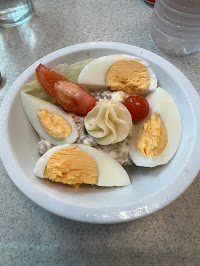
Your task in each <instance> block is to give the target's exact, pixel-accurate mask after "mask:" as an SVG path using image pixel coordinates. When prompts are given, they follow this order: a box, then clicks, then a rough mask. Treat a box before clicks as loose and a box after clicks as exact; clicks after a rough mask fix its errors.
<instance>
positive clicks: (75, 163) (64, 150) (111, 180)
mask: <svg viewBox="0 0 200 266" xmlns="http://www.w3.org/2000/svg"><path fill="white" fill-rule="evenodd" d="M34 173H35V175H36V176H38V177H41V178H47V179H49V180H52V181H54V182H60V183H64V184H68V185H71V186H74V187H79V186H80V184H83V183H85V184H91V185H97V186H105V187H113V186H127V185H129V184H130V179H129V177H128V174H127V172H126V171H125V170H124V168H123V167H122V166H121V165H120V164H119V163H118V162H116V161H115V160H114V159H112V158H111V157H109V156H108V155H106V154H105V153H104V152H102V151H99V150H97V149H95V148H92V147H90V146H86V145H83V144H66V145H59V146H55V147H53V148H52V149H50V150H48V151H47V152H46V153H45V154H44V155H43V156H42V157H40V159H39V160H38V161H37V163H36V166H35V170H34Z"/></svg>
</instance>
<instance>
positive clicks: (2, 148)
mask: <svg viewBox="0 0 200 266" xmlns="http://www.w3.org/2000/svg"><path fill="white" fill-rule="evenodd" d="M91 49H97V50H98V49H113V50H121V53H123V52H124V53H130V54H134V52H136V51H137V52H140V53H141V54H143V55H144V54H147V55H148V56H150V57H153V58H155V59H156V60H158V61H160V62H162V63H165V64H166V63H167V64H168V66H169V68H167V69H166V71H168V72H172V71H175V72H176V77H177V78H180V79H181V80H182V82H184V84H185V85H186V86H185V88H186V89H185V90H184V92H185V93H186V95H187V96H188V99H189V102H190V104H191V105H192V111H193V115H194V116H193V118H194V127H195V132H194V140H193V143H194V145H193V149H192V151H191V153H190V156H189V158H188V161H187V162H188V163H187V165H185V167H184V169H183V171H182V172H181V173H180V175H179V176H178V177H177V178H176V179H175V180H174V181H173V182H172V183H170V184H169V186H168V187H167V188H165V189H164V191H160V192H158V193H156V194H154V195H152V196H151V197H150V198H148V199H146V200H144V201H143V203H142V204H141V205H140V207H138V206H134V203H133V204H129V205H127V207H126V208H119V207H111V208H85V207H78V206H72V205H69V204H66V203H65V204H64V203H63V202H61V201H60V200H56V201H55V199H53V198H51V197H50V196H49V195H43V194H42V193H40V191H38V190H37V189H36V188H32V189H31V190H30V189H29V184H28V183H29V181H28V179H27V178H26V175H25V174H24V173H23V171H22V170H21V169H20V167H19V166H18V164H17V162H16V160H15V155H14V152H13V150H12V146H11V144H10V143H9V138H8V135H9V134H8V128H7V120H8V115H9V110H10V108H11V106H12V103H13V101H14V99H15V97H16V96H17V94H18V92H19V89H20V87H21V85H22V84H23V80H25V79H26V78H27V77H29V76H30V73H31V74H32V73H33V69H35V68H36V67H37V66H38V64H39V63H41V62H42V63H43V64H47V63H48V62H51V61H52V60H54V59H56V58H58V57H62V56H64V55H67V54H71V53H73V52H77V51H88V50H91ZM8 102H9V103H10V104H9V105H8V104H7V103H8ZM199 113H200V97H199V95H198V93H197V91H196V89H195V88H194V87H193V85H192V84H191V83H190V81H189V80H188V79H187V78H186V77H185V76H184V74H183V73H182V72H181V71H180V70H178V69H177V68H176V67H175V66H174V65H172V64H171V63H170V62H168V61H167V60H166V59H164V58H162V57H160V56H159V55H157V54H154V53H153V52H150V51H148V50H145V49H143V48H140V47H137V46H133V45H129V44H124V43H117V42H86V43H80V44H75V45H72V46H67V47H64V48H61V49H59V50H56V51H54V52H52V53H50V54H48V55H46V56H44V57H42V58H40V59H39V60H37V61H36V62H35V63H33V64H32V65H31V66H29V67H28V68H27V69H26V70H25V71H24V72H23V73H22V74H21V75H20V76H19V77H18V78H17V79H16V80H15V81H14V83H13V84H12V86H11V87H10V89H9V91H8V92H7V94H6V96H5V98H4V100H3V102H2V105H1V109H0V114H1V119H0V140H1V141H0V157H1V160H2V163H3V165H4V167H5V169H6V171H7V173H8V175H9V176H10V178H11V180H12V181H13V182H14V183H15V185H16V186H17V187H18V188H19V190H21V192H22V193H23V194H25V195H26V196H27V197H28V198H29V199H30V200H32V201H33V202H34V203H36V204H37V205H39V206H40V207H42V208H44V209H46V210H48V211H50V212H52V213H54V214H56V215H59V216H62V217H64V218H68V219H71V220H76V221H80V222H87V223H99V224H108V223H121V222H126V221H131V220H135V219H138V218H141V217H145V216H147V215H150V214H152V213H154V212H156V211H158V210H160V209H162V208H164V207H166V206H168V205H169V204H170V203H172V202H173V201H174V200H176V199H177V198H178V197H179V196H180V195H181V194H182V193H184V192H185V190H186V189H187V188H188V187H189V186H190V185H191V183H192V182H193V181H194V179H195V178H196V176H197V174H198V172H199V170H200V163H199V159H198V154H199V150H200V141H199V140H198V133H199V132H200V116H199V115H198V114H199ZM16 173H19V175H23V178H22V179H20V178H18V179H15V178H14V177H15V175H16ZM24 178H26V179H27V182H22V181H21V180H24ZM180 181H181V184H180ZM136 207H137V208H136Z"/></svg>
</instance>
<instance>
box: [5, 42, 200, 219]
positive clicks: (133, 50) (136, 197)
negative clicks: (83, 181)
mask: <svg viewBox="0 0 200 266" xmlns="http://www.w3.org/2000/svg"><path fill="white" fill-rule="evenodd" d="M119 53H126V54H130V55H135V56H139V57H142V58H143V59H144V60H146V61H148V62H149V64H150V66H151V67H152V69H153V71H154V72H155V73H156V75H157V78H158V80H159V83H160V86H161V87H163V88H165V89H166V90H167V91H168V92H169V93H170V94H171V95H172V97H173V98H174V100H175V102H176V104H177V106H178V108H179V110H180V113H181V116H182V123H183V134H182V139H181V144H180V147H179V149H178V152H177V153H176V155H175V157H174V158H173V159H172V160H171V161H170V162H169V163H168V164H167V165H165V166H160V167H156V168H153V169H146V168H139V167H134V166H131V167H129V168H127V171H128V173H129V175H130V179H131V183H132V184H131V185H130V186H128V187H123V188H99V187H89V186H85V187H81V188H79V189H74V188H72V187H69V186H65V185H62V184H55V183H53V182H50V181H47V180H42V179H39V178H37V177H35V176H34V175H33V169H34V166H35V162H36V160H37V159H38V154H37V148H36V146H37V143H38V136H37V134H36V133H35V131H34V130H33V129H32V126H31V125H30V123H29V122H28V120H27V118H26V116H25V114H24V112H23V110H22V106H21V102H20V88H21V86H22V85H23V84H24V83H26V82H29V81H32V80H34V79H35V68H36V67H37V66H38V65H39V63H43V64H45V65H47V66H48V67H50V68H52V67H54V66H56V65H58V64H60V63H64V62H67V63H75V62H77V61H80V60H83V59H87V58H96V57H100V56H103V55H109V54H119ZM199 133H200V99H199V96H198V94H197V92H196V90H195V89H194V87H193V86H192V85H191V83H190V82H189V81H188V79H187V78H186V77H185V76H184V75H183V74H182V73H181V72H180V71H179V70H178V69H177V68H176V67H174V66H173V65H172V64H170V63H169V62H168V61H166V60H165V59H163V58H161V57H159V56H158V55H156V54H153V53H152V52H149V51H147V50H144V49H141V48H139V47H135V46H131V45H126V44H120V43H84V44H78V45H73V46H70V47H66V48H63V49H60V50H58V51H56V52H53V53H51V54H49V55H47V56H45V57H43V58H42V59H40V60H38V61H37V62H35V63H34V64H33V65H32V66H30V67H29V68H28V69H27V70H26V71H24V73H22V75H21V76H19V77H18V79H17V80H16V81H15V82H14V84H13V85H12V87H11V88H10V90H9V93H8V94H7V96H6V97H5V99H4V101H3V104H2V107H1V124H0V139H1V143H0V154H1V159H2V162H3V164H4V166H5V169H6V170H7V172H8V174H9V176H10V177H11V179H12V180H13V182H14V183H15V184H16V186H17V187H18V188H19V189H20V190H21V191H22V192H23V193H24V194H25V195H26V196H27V197H29V198H30V199H31V200H32V201H33V202H35V203H36V204H38V205H39V206H41V207H43V208H45V209H47V210H49V211H51V212H53V213H55V214H57V215H60V216H63V217H66V218H69V219H73V220H77V221H82V222H90V223H118V222H124V221H129V220H134V219H137V218H139V217H144V216H146V215H149V214H151V213H153V212H156V211H158V210H160V209H162V208H163V207H165V206H167V205H168V204H170V203H171V202H172V201H174V200H175V199H176V198H177V197H179V196H180V195H181V194H182V193H183V192H184V191H185V190H186V189H187V188H188V186H189V185H190V184H191V183H192V181H193V180H194V178H195V177H196V175H197V173H198V171H199V169H200V162H199V150H200V141H199Z"/></svg>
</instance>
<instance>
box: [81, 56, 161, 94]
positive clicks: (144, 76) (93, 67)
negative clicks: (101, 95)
mask: <svg viewBox="0 0 200 266" xmlns="http://www.w3.org/2000/svg"><path fill="white" fill-rule="evenodd" d="M78 83H79V84H80V85H82V86H83V87H85V88H87V89H91V90H95V89H105V88H108V89H110V90H112V91H117V90H118V91H125V92H127V93H130V94H144V93H146V92H152V91H154V90H155V89H156V87H157V78H156V75H155V73H154V72H153V70H152V69H151V68H150V67H149V64H148V63H147V62H146V61H144V60H143V59H141V58H139V57H135V56H131V55H126V54H116V55H108V56H103V57H100V58H97V59H95V60H93V61H92V62H90V63H89V64H87V65H86V66H85V67H84V68H83V69H82V71H81V73H80V75H79V77H78Z"/></svg>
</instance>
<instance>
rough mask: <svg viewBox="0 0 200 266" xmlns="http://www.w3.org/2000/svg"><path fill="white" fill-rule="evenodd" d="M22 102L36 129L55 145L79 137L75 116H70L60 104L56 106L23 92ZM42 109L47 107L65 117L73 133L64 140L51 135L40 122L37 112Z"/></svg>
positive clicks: (71, 141)
mask: <svg viewBox="0 0 200 266" xmlns="http://www.w3.org/2000/svg"><path fill="white" fill-rule="evenodd" d="M21 102H22V107H23V110H24V112H25V114H26V116H27V118H28V120H29V121H30V123H31V124H32V126H33V127H34V129H35V131H36V132H37V133H38V134H39V135H40V136H41V137H42V138H44V139H46V140H48V141H49V142H50V143H51V144H53V145H62V144H67V143H74V142H75V141H76V139H77V138H78V128H77V125H76V123H75V122H74V120H73V118H72V117H70V116H68V115H67V113H66V112H65V111H63V110H61V109H60V108H59V107H58V106H55V105H53V104H51V103H49V102H46V101H44V100H42V99H40V98H37V97H34V96H32V95H30V94H27V93H24V92H21ZM41 109H47V110H48V111H49V112H53V113H55V114H57V115H60V116H61V117H63V118H64V119H65V120H66V121H67V122H68V123H69V124H70V125H71V127H72V133H71V135H70V136H68V137H66V138H65V139H63V140H56V139H54V138H52V137H51V136H49V135H48V134H47V133H46V131H45V130H44V129H43V127H42V125H41V124H40V121H39V118H38V116H37V112H38V111H39V110H41Z"/></svg>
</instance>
